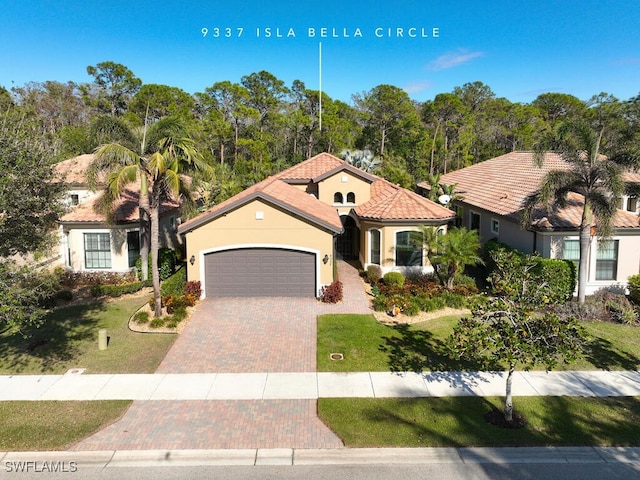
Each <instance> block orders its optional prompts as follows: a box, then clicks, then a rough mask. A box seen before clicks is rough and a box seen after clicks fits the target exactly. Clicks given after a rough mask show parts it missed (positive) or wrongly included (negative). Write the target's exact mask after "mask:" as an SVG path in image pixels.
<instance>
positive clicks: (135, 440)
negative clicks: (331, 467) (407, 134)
mask: <svg viewBox="0 0 640 480" xmlns="http://www.w3.org/2000/svg"><path fill="white" fill-rule="evenodd" d="M338 268H339V275H340V280H341V281H342V282H343V284H344V293H345V301H344V302H343V303H341V304H338V305H324V304H321V303H319V302H317V301H316V300H315V299H305V298H224V299H211V300H205V301H203V302H202V303H201V304H200V306H199V307H198V309H197V311H196V312H195V314H194V315H193V317H192V318H191V320H190V321H189V324H188V325H187V327H186V328H185V330H184V331H183V332H182V334H181V335H180V338H178V340H176V342H175V344H174V346H173V347H172V348H171V350H170V351H169V353H168V354H167V356H166V358H165V359H164V361H163V362H162V364H161V365H160V367H159V368H158V373H214V372H215V373H254V372H268V373H273V372H314V371H315V370H316V317H317V315H320V314H322V313H368V312H369V308H368V300H367V298H366V294H365V293H364V291H363V288H362V281H361V280H360V278H359V276H358V272H357V271H356V270H355V268H353V267H351V266H350V265H348V264H346V263H344V262H340V263H339V267H338ZM342 445H343V444H342V442H341V441H340V439H339V438H338V437H337V436H336V435H335V434H334V433H333V432H331V431H330V430H329V429H328V428H327V427H326V426H325V425H324V424H323V423H322V422H321V421H320V420H319V419H318V417H317V415H316V401H315V400H259V401H258V400H244V401H221V400H202V401H201V400H198V401H144V402H140V401H139V402H134V403H133V405H132V407H131V408H130V409H129V410H128V411H127V413H126V414H125V415H124V417H123V418H122V419H121V420H120V421H118V422H116V423H115V424H113V425H111V426H110V427H108V428H106V429H104V430H102V431H101V432H98V433H97V434H95V435H93V436H92V437H89V438H88V439H86V440H84V441H83V442H81V443H79V444H78V445H76V447H75V449H77V450H104V449H108V450H113V449H115V450H129V449H134V450H135V449H158V448H160V449H189V448H278V447H286V448H338V447H341V446H342Z"/></svg>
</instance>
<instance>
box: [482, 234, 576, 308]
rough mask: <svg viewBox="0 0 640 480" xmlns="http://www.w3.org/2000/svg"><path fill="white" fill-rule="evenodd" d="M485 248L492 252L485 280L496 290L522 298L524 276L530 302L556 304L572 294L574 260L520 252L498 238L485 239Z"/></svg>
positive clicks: (573, 288)
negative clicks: (493, 240)
mask: <svg viewBox="0 0 640 480" xmlns="http://www.w3.org/2000/svg"><path fill="white" fill-rule="evenodd" d="M485 251H486V252H487V254H488V255H490V256H491V260H490V261H488V262H487V266H488V270H489V279H488V280H489V281H490V282H491V284H492V286H493V290H494V292H495V293H498V294H501V295H505V296H507V297H510V298H513V299H521V298H520V297H521V296H522V291H523V288H522V286H523V283H524V282H525V280H526V281H527V282H528V283H527V285H528V287H529V288H528V291H527V292H526V295H527V299H526V300H527V301H529V302H531V303H534V304H539V305H542V304H558V303H564V302H566V301H567V300H570V299H571V298H572V297H573V292H574V290H575V287H576V281H577V277H576V268H575V265H574V263H573V262H571V261H567V260H558V259H549V258H541V257H539V256H538V255H528V254H523V253H520V252H518V251H516V250H514V249H512V248H510V247H508V246H506V245H504V244H501V243H498V242H487V246H486V247H485ZM524 272H527V273H524ZM527 277H528V278H527Z"/></svg>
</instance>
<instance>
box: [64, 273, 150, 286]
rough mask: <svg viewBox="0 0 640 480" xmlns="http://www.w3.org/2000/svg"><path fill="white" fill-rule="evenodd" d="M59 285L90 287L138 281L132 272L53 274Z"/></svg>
mask: <svg viewBox="0 0 640 480" xmlns="http://www.w3.org/2000/svg"><path fill="white" fill-rule="evenodd" d="M55 274H56V276H57V277H58V279H59V281H60V283H61V284H62V285H64V286H66V287H90V286H95V285H123V284H127V283H134V282H136V281H137V280H138V278H137V277H136V274H135V272H134V271H130V272H126V273H121V272H71V271H63V272H60V271H59V270H57V271H56V272H55Z"/></svg>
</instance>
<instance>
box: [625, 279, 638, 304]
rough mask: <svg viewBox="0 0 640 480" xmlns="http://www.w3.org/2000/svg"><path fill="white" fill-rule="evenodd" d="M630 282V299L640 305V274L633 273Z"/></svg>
mask: <svg viewBox="0 0 640 480" xmlns="http://www.w3.org/2000/svg"><path fill="white" fill-rule="evenodd" d="M628 282H629V300H631V301H632V302H633V303H635V304H636V305H640V274H637V275H631V276H630V277H629V278H628Z"/></svg>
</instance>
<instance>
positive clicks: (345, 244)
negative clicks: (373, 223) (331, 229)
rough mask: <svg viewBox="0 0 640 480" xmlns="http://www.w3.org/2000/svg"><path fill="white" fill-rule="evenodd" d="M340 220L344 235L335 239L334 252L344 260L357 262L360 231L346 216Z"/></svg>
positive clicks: (352, 220) (351, 219)
mask: <svg viewBox="0 0 640 480" xmlns="http://www.w3.org/2000/svg"><path fill="white" fill-rule="evenodd" d="M340 220H342V226H343V228H344V233H342V234H340V235H338V237H337V238H336V252H337V253H338V255H339V256H340V257H342V258H343V259H345V260H357V259H358V254H359V253H360V229H359V228H358V226H357V225H356V221H355V220H354V219H353V218H352V217H350V216H348V215H342V216H341V217H340Z"/></svg>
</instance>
